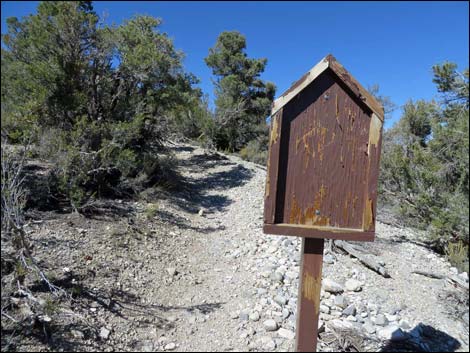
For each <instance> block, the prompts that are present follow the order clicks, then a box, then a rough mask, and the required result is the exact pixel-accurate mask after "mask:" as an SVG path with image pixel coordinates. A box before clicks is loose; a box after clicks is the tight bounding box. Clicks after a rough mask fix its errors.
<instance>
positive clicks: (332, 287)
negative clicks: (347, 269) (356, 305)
mask: <svg viewBox="0 0 470 353" xmlns="http://www.w3.org/2000/svg"><path fill="white" fill-rule="evenodd" d="M322 286H323V289H324V290H325V291H326V292H330V293H341V292H343V291H344V289H343V286H342V285H341V284H339V283H337V282H335V281H333V280H331V279H329V278H325V279H324V280H323V282H322Z"/></svg>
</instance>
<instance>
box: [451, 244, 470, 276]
mask: <svg viewBox="0 0 470 353" xmlns="http://www.w3.org/2000/svg"><path fill="white" fill-rule="evenodd" d="M446 255H447V258H448V259H449V261H450V263H451V264H452V265H454V266H455V267H457V268H458V269H459V271H461V272H467V273H468V272H469V263H468V245H465V244H464V243H463V242H461V241H459V242H457V243H449V244H448V246H447V249H446Z"/></svg>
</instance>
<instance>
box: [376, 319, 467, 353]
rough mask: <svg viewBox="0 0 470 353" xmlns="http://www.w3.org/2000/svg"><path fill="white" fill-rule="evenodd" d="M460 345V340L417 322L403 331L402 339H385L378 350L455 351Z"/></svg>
mask: <svg viewBox="0 0 470 353" xmlns="http://www.w3.org/2000/svg"><path fill="white" fill-rule="evenodd" d="M397 331H398V330H397ZM392 336H393V334H392ZM460 347H461V344H460V342H459V341H458V340H457V339H455V338H454V337H452V336H450V335H449V334H447V333H445V332H443V331H440V330H437V329H435V328H434V327H432V326H429V325H425V324H423V323H419V324H418V325H417V326H416V327H414V328H413V329H412V330H411V331H407V332H405V336H404V339H402V340H393V341H392V340H390V341H387V342H386V344H385V345H384V346H383V347H382V348H381V349H380V351H379V352H455V351H456V350H457V349H459V348H460Z"/></svg>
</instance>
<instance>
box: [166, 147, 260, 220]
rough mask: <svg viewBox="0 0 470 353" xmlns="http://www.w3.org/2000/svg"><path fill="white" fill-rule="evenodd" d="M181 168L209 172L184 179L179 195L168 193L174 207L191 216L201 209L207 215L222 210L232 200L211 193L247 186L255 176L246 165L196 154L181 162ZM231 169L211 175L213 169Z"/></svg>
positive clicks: (219, 156) (215, 155)
mask: <svg viewBox="0 0 470 353" xmlns="http://www.w3.org/2000/svg"><path fill="white" fill-rule="evenodd" d="M181 165H183V166H185V167H186V168H187V169H189V170H193V171H194V170H201V171H207V172H208V175H206V176H205V177H194V178H193V177H185V178H184V180H183V182H182V184H183V185H182V186H181V187H180V188H179V189H178V190H175V191H176V192H172V193H168V192H167V193H166V196H167V197H168V198H169V199H171V200H172V201H173V202H174V204H175V205H176V206H177V207H178V208H180V209H182V210H184V211H186V212H190V213H196V212H198V211H199V210H200V209H201V208H204V210H205V211H206V212H208V213H211V212H216V211H223V210H225V209H226V207H227V206H229V205H230V204H231V203H232V200H231V199H230V198H229V197H227V196H225V195H221V194H214V193H209V192H210V191H214V190H227V189H231V188H234V187H239V186H242V185H244V184H245V183H247V182H248V181H249V180H250V179H251V178H252V177H253V174H254V173H253V171H251V170H250V169H248V168H246V167H244V166H243V165H240V164H236V163H234V162H231V161H230V160H229V159H228V158H227V157H225V156H223V155H220V154H218V153H216V154H203V155H194V156H192V157H191V158H189V159H187V160H185V161H181ZM220 165H226V166H232V167H231V168H230V169H229V170H224V171H219V172H212V173H211V172H210V170H211V169H213V168H214V167H217V166H220Z"/></svg>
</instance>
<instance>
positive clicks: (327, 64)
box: [271, 54, 384, 121]
mask: <svg viewBox="0 0 470 353" xmlns="http://www.w3.org/2000/svg"><path fill="white" fill-rule="evenodd" d="M328 68H329V69H331V70H332V71H333V72H334V73H335V74H336V76H338V78H339V79H340V80H341V81H342V82H343V83H344V84H345V85H346V86H347V87H348V88H349V90H350V91H351V92H352V94H353V95H355V96H356V97H358V98H359V99H360V100H361V101H362V102H364V104H365V105H366V106H367V107H369V109H370V110H372V112H374V113H375V114H376V115H377V116H378V118H379V119H380V120H382V121H383V120H384V109H383V107H382V105H381V104H380V103H379V102H378V101H377V99H375V98H374V97H373V96H372V95H371V94H370V93H369V92H367V90H366V89H365V88H364V87H362V85H361V84H360V83H359V82H357V81H356V79H355V78H354V77H352V75H351V74H350V73H349V72H348V71H347V70H346V69H345V68H344V67H343V65H341V64H340V63H339V62H338V61H337V60H336V59H335V57H334V56H333V55H331V54H329V55H327V56H326V57H324V58H323V59H322V60H321V61H320V62H319V63H318V64H317V65H315V66H314V67H313V68H312V69H311V70H310V71H309V72H307V73H306V74H305V75H303V76H302V77H301V78H300V80H298V81H297V82H295V83H294V84H293V85H292V86H291V87H290V88H289V89H288V90H287V91H285V92H284V93H283V94H282V96H280V97H279V98H278V99H276V100H275V101H274V105H273V108H272V111H271V115H274V113H276V112H277V111H278V110H279V109H281V108H282V107H283V106H285V105H286V104H287V103H289V102H290V100H291V99H292V98H294V97H295V96H296V95H297V94H299V93H300V92H301V91H302V90H303V89H304V88H305V87H307V86H308V85H309V84H310V83H312V82H313V81H315V79H316V78H317V77H318V76H320V74H321V73H323V72H324V71H326V70H327V69H328Z"/></svg>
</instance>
